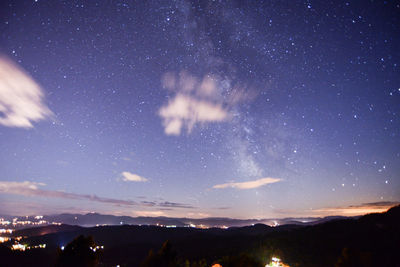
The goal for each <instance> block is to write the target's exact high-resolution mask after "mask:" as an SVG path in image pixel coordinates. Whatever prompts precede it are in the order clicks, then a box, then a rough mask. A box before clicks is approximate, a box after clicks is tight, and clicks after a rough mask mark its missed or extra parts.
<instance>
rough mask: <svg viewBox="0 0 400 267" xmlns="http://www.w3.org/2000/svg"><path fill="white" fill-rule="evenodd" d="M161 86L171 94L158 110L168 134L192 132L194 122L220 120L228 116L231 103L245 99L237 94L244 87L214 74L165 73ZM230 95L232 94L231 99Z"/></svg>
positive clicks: (224, 119) (229, 115)
mask: <svg viewBox="0 0 400 267" xmlns="http://www.w3.org/2000/svg"><path fill="white" fill-rule="evenodd" d="M161 82H162V85H163V88H166V89H168V90H169V91H172V92H174V96H173V97H172V98H171V99H170V100H169V101H168V103H166V104H164V105H163V106H162V107H161V108H160V109H159V111H158V115H159V116H160V117H161V118H162V120H163V126H164V132H165V134H167V135H180V134H181V133H182V130H184V129H186V131H187V133H191V131H192V129H193V128H194V127H195V125H196V124H202V125H204V124H207V123H213V122H222V121H226V120H228V119H230V118H231V117H232V116H231V114H230V111H231V110H232V108H233V105H236V104H238V103H239V102H244V101H246V100H248V99H247V98H245V97H238V96H237V95H238V92H240V93H241V94H245V93H244V90H243V89H238V88H233V87H232V86H231V82H230V81H228V80H226V79H221V78H219V77H217V76H212V75H206V76H204V78H203V79H199V78H196V77H195V76H193V75H190V74H189V73H187V72H185V71H181V72H180V73H179V74H175V73H173V72H168V73H166V74H165V75H164V76H163V77H162V79H161ZM232 97H233V98H234V99H233V100H232Z"/></svg>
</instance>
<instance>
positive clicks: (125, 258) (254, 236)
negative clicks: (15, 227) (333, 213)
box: [0, 206, 400, 267]
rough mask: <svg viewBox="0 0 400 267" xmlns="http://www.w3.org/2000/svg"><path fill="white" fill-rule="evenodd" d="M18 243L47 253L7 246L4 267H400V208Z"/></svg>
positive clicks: (58, 235)
mask: <svg viewBox="0 0 400 267" xmlns="http://www.w3.org/2000/svg"><path fill="white" fill-rule="evenodd" d="M15 236H25V237H24V238H23V239H22V240H20V241H19V242H20V243H21V244H28V245H29V246H35V245H39V244H46V248H32V249H29V250H26V251H13V250H11V249H10V248H9V246H11V245H12V243H13V242H14V241H12V243H11V242H8V243H7V242H6V243H4V244H1V245H0V266H117V265H120V266H160V267H162V266H171V267H172V266H211V265H212V264H215V263H220V264H221V265H222V266H224V267H227V266H265V264H266V263H268V262H269V261H270V259H271V257H272V256H277V257H280V258H281V259H282V261H283V262H284V263H285V264H287V265H289V266H400V259H399V252H400V206H396V207H393V208H391V209H390V210H388V211H387V212H386V213H379V214H369V215H365V216H362V217H360V218H357V219H338V220H333V221H329V222H326V223H321V224H318V225H311V226H300V225H285V226H280V227H269V226H266V225H262V224H256V225H254V226H248V227H240V228H229V229H227V230H223V229H218V228H211V229H206V230H203V229H194V228H184V227H178V228H164V227H156V226H129V225H123V226H101V227H91V228H83V227H78V226H68V225H61V226H46V227H41V228H33V229H24V230H21V232H18V231H17V232H16V233H15ZM96 246H97V248H96ZM101 246H103V248H102V247H101ZM61 247H64V250H61ZM89 247H92V249H90V248H89ZM94 250H96V251H94Z"/></svg>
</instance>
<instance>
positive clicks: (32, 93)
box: [0, 56, 53, 128]
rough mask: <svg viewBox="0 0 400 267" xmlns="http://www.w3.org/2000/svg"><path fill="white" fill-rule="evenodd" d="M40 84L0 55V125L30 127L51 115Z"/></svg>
mask: <svg viewBox="0 0 400 267" xmlns="http://www.w3.org/2000/svg"><path fill="white" fill-rule="evenodd" d="M43 100H44V96H43V91H42V89H41V88H40V86H39V85H38V84H37V83H36V82H35V81H34V80H33V79H32V78H31V77H29V75H28V74H26V73H25V72H24V71H23V70H22V69H21V68H19V67H18V66H17V65H16V64H14V63H13V62H11V61H10V60H8V59H6V58H4V57H1V56H0V125H3V126H7V127H21V128H32V127H33V124H32V122H37V121H40V120H44V119H46V118H48V117H51V116H52V114H53V113H52V112H51V111H50V109H49V108H48V107H47V106H46V104H45V103H44V102H43Z"/></svg>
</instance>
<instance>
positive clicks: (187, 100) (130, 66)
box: [0, 0, 400, 218]
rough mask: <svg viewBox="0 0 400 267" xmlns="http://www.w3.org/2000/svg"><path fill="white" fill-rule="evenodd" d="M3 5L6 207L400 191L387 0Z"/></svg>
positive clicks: (347, 210) (246, 214)
mask: <svg viewBox="0 0 400 267" xmlns="http://www.w3.org/2000/svg"><path fill="white" fill-rule="evenodd" d="M259 2H261V1H185V0H178V1H136V2H131V1H83V2H81V1H52V0H51V1H50V0H48V1H45V0H36V1H8V0H3V1H1V4H0V34H1V37H0V214H12V215H31V214H54V213H61V212H70V213H75V212H77V213H85V212H91V211H94V212H99V213H105V214H116V215H119V214H121V215H122V214H123V215H130V216H140V215H145V216H159V215H161V216H186V217H207V216H218V217H222V216H224V217H225V216H226V217H233V218H274V217H289V216H295V217H299V216H325V215H335V214H340V215H357V214H362V213H366V212H369V211H380V210H384V209H387V208H388V207H389V206H392V205H395V204H396V203H398V202H399V201H400V131H399V130H400V119H399V116H400V4H399V2H397V1H354V2H353V1H264V2H263V3H259Z"/></svg>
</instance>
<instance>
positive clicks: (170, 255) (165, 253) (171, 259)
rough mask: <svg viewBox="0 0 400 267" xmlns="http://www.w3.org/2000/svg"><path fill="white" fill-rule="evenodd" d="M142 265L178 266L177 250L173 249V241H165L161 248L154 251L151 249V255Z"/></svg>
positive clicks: (150, 266)
mask: <svg viewBox="0 0 400 267" xmlns="http://www.w3.org/2000/svg"><path fill="white" fill-rule="evenodd" d="M141 266H142V267H175V266H178V260H177V256H176V252H175V251H174V250H173V249H172V246H171V243H170V242H169V241H165V242H164V244H163V245H162V247H161V248H160V250H159V251H158V252H157V253H154V252H153V250H150V252H149V255H148V256H147V258H146V259H145V260H144V261H143V263H142V265H141Z"/></svg>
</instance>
